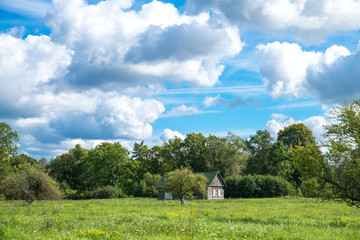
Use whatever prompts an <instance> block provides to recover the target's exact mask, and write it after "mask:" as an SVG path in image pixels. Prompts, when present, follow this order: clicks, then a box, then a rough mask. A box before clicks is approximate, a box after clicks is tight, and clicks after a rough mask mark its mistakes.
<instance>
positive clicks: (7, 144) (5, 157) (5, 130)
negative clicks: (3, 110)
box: [0, 122, 19, 182]
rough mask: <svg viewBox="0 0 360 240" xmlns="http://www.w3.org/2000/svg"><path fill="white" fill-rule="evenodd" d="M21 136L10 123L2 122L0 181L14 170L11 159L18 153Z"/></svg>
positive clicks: (0, 125) (0, 132)
mask: <svg viewBox="0 0 360 240" xmlns="http://www.w3.org/2000/svg"><path fill="white" fill-rule="evenodd" d="M18 141H19V137H18V134H17V132H16V131H13V130H12V128H11V127H10V125H9V124H7V123H5V122H0V182H1V181H2V180H3V179H4V178H5V177H6V176H7V175H8V174H9V173H10V172H11V171H12V169H11V164H10V162H9V159H10V157H11V156H14V155H15V154H16V151H17V149H18V147H17V144H16V143H17V142H18Z"/></svg>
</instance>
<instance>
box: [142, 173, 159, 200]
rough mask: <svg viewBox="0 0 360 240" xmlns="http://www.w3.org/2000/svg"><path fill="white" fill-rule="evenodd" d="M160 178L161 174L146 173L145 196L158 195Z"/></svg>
mask: <svg viewBox="0 0 360 240" xmlns="http://www.w3.org/2000/svg"><path fill="white" fill-rule="evenodd" d="M160 179H161V176H160V175H159V174H151V173H149V172H148V173H145V174H144V183H145V186H146V188H145V192H144V195H143V196H144V197H157V195H158V190H157V189H156V185H157V184H158V182H159V181H160Z"/></svg>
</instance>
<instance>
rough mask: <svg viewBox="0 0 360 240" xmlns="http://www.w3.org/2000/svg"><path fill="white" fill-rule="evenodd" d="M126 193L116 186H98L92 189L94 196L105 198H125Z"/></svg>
mask: <svg viewBox="0 0 360 240" xmlns="http://www.w3.org/2000/svg"><path fill="white" fill-rule="evenodd" d="M123 197H126V195H125V194H124V193H123V192H122V191H121V189H120V188H118V187H115V186H104V187H99V188H96V189H95V190H94V191H92V198H97V199H105V198H123Z"/></svg>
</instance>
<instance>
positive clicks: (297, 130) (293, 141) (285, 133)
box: [277, 123, 316, 148]
mask: <svg viewBox="0 0 360 240" xmlns="http://www.w3.org/2000/svg"><path fill="white" fill-rule="evenodd" d="M277 140H278V141H281V142H283V143H284V146H285V147H286V148H290V147H295V146H297V145H300V144H301V145H303V146H307V145H314V144H316V141H315V137H314V136H313V134H312V131H311V130H310V129H308V128H307V127H306V126H305V125H304V124H303V123H296V124H292V125H290V126H288V127H286V128H284V129H283V130H280V131H279V132H278V139H277Z"/></svg>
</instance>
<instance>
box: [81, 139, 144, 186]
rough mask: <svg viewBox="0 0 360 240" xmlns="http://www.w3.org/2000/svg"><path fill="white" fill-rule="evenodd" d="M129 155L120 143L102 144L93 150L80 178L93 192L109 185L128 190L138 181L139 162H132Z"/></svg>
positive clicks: (87, 158)
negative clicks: (127, 188) (128, 187)
mask: <svg viewBox="0 0 360 240" xmlns="http://www.w3.org/2000/svg"><path fill="white" fill-rule="evenodd" d="M129 154H130V153H129V151H128V150H127V149H126V148H124V147H123V146H122V145H121V144H120V143H114V144H111V143H102V144H100V145H98V146H97V147H95V148H94V149H91V150H90V151H89V154H88V156H87V157H86V158H85V161H84V168H83V169H84V171H83V173H82V175H81V176H80V178H81V179H82V181H83V183H84V185H85V187H86V189H87V190H93V189H95V188H97V187H103V186H108V185H109V186H121V187H124V188H126V187H127V186H129V185H131V184H132V183H133V182H134V181H138V179H137V176H136V173H137V171H138V162H137V161H135V160H131V159H130V157H129Z"/></svg>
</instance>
